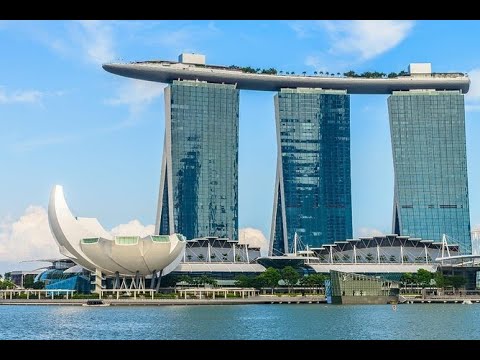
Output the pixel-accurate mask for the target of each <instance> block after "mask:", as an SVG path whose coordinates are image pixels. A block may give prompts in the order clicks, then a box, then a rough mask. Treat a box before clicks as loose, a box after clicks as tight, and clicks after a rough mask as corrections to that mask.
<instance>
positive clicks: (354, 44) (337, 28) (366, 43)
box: [322, 20, 414, 60]
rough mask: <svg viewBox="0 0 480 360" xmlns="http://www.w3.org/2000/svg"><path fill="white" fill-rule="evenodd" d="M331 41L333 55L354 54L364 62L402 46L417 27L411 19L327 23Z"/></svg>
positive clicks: (325, 25)
mask: <svg viewBox="0 0 480 360" xmlns="http://www.w3.org/2000/svg"><path fill="white" fill-rule="evenodd" d="M322 25H323V27H324V29H325V30H326V31H327V33H328V35H329V36H330V38H331V40H332V47H331V48H330V52H331V53H333V54H352V55H356V56H359V57H360V58H361V60H368V59H371V58H374V57H376V56H378V55H380V54H382V53H384V52H386V51H388V50H390V49H392V48H394V47H395V46H397V45H398V44H400V43H401V42H402V41H403V40H404V39H405V38H406V37H407V36H408V35H409V34H410V31H411V30H412V28H413V26H414V22H413V21H411V20H349V21H325V22H322Z"/></svg>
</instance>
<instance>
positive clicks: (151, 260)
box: [48, 185, 185, 275]
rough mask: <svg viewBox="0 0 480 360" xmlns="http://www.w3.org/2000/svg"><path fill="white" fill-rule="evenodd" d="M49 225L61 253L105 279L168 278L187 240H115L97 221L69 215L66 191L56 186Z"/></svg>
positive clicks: (170, 237)
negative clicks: (158, 273) (160, 273)
mask: <svg viewBox="0 0 480 360" xmlns="http://www.w3.org/2000/svg"><path fill="white" fill-rule="evenodd" d="M48 222H49V225H50V230H51V232H52V234H53V237H54V238H55V240H56V242H57V243H58V246H59V248H60V252H61V253H62V254H63V255H65V256H67V257H68V258H70V259H72V260H73V261H74V262H75V263H77V264H78V265H81V266H82V267H84V268H86V269H88V270H91V271H94V270H95V269H99V270H101V271H102V272H103V273H104V274H106V275H112V274H114V273H116V272H119V273H120V274H121V275H134V274H135V273H136V272H137V271H138V272H139V273H140V274H141V275H148V274H152V272H154V271H160V270H164V271H163V274H167V273H168V272H169V271H171V270H172V269H173V268H175V267H176V266H177V265H178V264H179V263H180V260H181V259H182V256H183V252H184V250H185V240H184V238H183V237H182V236H181V235H178V234H172V235H158V236H154V235H149V236H146V237H143V238H140V237H139V236H116V237H113V236H112V235H111V234H110V233H109V232H107V231H106V230H105V229H104V228H103V227H102V226H101V225H100V223H99V222H98V220H97V219H95V218H76V217H74V216H73V215H72V213H71V212H70V209H69V208H68V206H67V203H66V201H65V197H64V194H63V188H62V186H60V185H56V186H55V187H54V188H53V189H52V192H51V195H50V203H49V205H48Z"/></svg>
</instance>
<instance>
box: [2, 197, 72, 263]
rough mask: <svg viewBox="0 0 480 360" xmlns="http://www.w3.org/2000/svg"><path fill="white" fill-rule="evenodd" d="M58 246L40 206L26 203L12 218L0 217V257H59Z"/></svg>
mask: <svg viewBox="0 0 480 360" xmlns="http://www.w3.org/2000/svg"><path fill="white" fill-rule="evenodd" d="M61 257H63V256H62V255H60V252H59V251H58V246H57V243H56V242H55V240H54V239H53V236H52V234H51V232H50V228H49V226H48V217H47V211H46V210H45V209H44V208H43V207H41V206H34V205H31V206H29V207H28V208H27V209H26V210H25V213H24V214H23V215H22V216H21V217H20V219H18V220H16V221H12V220H11V219H8V218H6V219H3V220H1V221H0V261H1V262H4V261H5V262H19V261H23V260H35V259H48V258H61Z"/></svg>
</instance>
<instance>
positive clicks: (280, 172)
mask: <svg viewBox="0 0 480 360" xmlns="http://www.w3.org/2000/svg"><path fill="white" fill-rule="evenodd" d="M275 118H276V125H277V142H278V160H277V176H276V182H275V194H274V207H273V219H272V230H271V238H270V253H271V254H273V255H279V254H282V253H285V252H291V251H292V249H293V246H292V244H293V239H294V234H295V232H296V233H297V235H298V236H299V238H300V241H301V242H302V243H303V244H304V245H309V246H310V247H320V246H322V244H326V243H332V242H334V241H336V240H345V239H348V238H351V237H352V200H351V180H350V98H349V95H347V93H346V91H341V90H320V89H300V88H299V89H281V90H280V91H279V92H278V94H277V95H275Z"/></svg>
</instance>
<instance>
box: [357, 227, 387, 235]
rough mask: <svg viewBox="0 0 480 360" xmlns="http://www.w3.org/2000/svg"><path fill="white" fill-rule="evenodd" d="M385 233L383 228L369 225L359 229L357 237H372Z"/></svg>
mask: <svg viewBox="0 0 480 360" xmlns="http://www.w3.org/2000/svg"><path fill="white" fill-rule="evenodd" d="M382 235H385V234H384V233H383V232H382V231H381V230H378V229H375V228H369V227H361V228H359V229H358V230H357V237H371V236H382Z"/></svg>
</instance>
